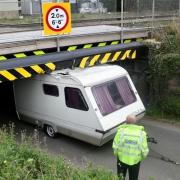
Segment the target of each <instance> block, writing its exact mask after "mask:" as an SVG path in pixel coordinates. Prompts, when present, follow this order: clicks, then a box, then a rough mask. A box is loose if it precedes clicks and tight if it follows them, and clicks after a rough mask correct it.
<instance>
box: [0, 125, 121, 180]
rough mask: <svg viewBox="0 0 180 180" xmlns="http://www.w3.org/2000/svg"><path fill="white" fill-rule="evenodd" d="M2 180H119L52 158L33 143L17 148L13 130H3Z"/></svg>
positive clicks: (0, 150)
mask: <svg viewBox="0 0 180 180" xmlns="http://www.w3.org/2000/svg"><path fill="white" fill-rule="evenodd" d="M0 179H1V180H5V179H6V180H8V179H13V180H19V179H24V180H26V179H28V180H30V179H43V180H46V179H47V180H57V179H61V180H99V179H101V180H117V179H118V178H117V176H116V175H115V174H113V173H112V172H111V171H108V170H106V169H104V168H102V167H93V166H92V165H91V164H90V165H88V166H87V168H86V169H85V170H81V169H78V168H75V167H73V166H72V164H70V163H67V162H66V161H65V159H64V158H62V157H57V158H54V157H51V156H50V155H48V154H47V153H45V152H43V151H41V150H40V149H38V148H37V147H34V146H33V145H32V143H30V142H29V141H24V143H22V144H17V143H16V141H15V138H14V133H13V129H11V130H10V132H9V131H8V132H7V128H1V129H0Z"/></svg>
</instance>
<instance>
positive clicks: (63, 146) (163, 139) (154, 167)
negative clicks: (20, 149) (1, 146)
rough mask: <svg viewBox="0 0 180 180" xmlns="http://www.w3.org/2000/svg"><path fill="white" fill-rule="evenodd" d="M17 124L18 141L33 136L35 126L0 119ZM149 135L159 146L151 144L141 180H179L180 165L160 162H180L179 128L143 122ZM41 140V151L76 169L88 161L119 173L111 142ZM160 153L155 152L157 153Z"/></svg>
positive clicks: (61, 138)
mask: <svg viewBox="0 0 180 180" xmlns="http://www.w3.org/2000/svg"><path fill="white" fill-rule="evenodd" d="M10 120H11V121H12V122H14V123H15V127H16V128H15V132H16V134H17V140H18V141H20V139H21V136H20V134H21V131H25V132H26V134H27V135H29V136H32V135H33V133H34V128H35V127H34V126H32V125H30V124H27V123H25V122H22V121H18V120H16V118H15V117H14V116H13V117H7V116H0V125H1V126H2V124H3V123H6V124H9V121H10ZM140 123H141V124H143V125H144V126H145V128H146V129H147V132H148V134H149V135H150V136H153V137H155V138H156V139H157V141H158V144H156V145H155V144H150V148H151V150H150V153H149V155H148V157H147V159H145V160H144V161H143V162H142V164H141V169H140V175H139V180H180V165H179V166H178V165H174V164H172V163H168V162H164V161H162V160H160V155H159V154H158V153H161V154H163V155H165V156H167V157H169V158H170V159H172V160H175V161H177V162H180V128H179V127H176V126H174V125H170V124H167V123H162V122H156V121H150V120H142V121H141V122H140ZM39 138H40V141H41V142H44V141H45V143H42V145H41V148H42V149H45V150H46V151H48V152H49V153H50V154H52V155H55V156H56V155H63V156H64V157H65V158H66V159H67V160H69V161H71V162H72V163H73V164H74V165H75V166H78V167H82V168H84V167H85V165H86V163H87V162H88V161H91V162H92V163H93V164H94V165H96V166H103V167H105V168H107V169H109V170H111V171H113V172H115V173H116V158H115V157H114V156H113V153H112V148H111V146H112V141H111V142H109V143H107V144H105V145H104V146H102V147H95V146H92V145H90V144H87V143H84V142H82V141H79V140H75V139H73V138H70V137H67V136H63V135H59V137H58V138H57V139H51V138H48V137H47V136H46V135H44V133H43V132H42V131H41V130H40V131H39ZM154 151H156V152H158V153H156V152H154Z"/></svg>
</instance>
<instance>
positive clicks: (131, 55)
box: [79, 50, 136, 68]
mask: <svg viewBox="0 0 180 180" xmlns="http://www.w3.org/2000/svg"><path fill="white" fill-rule="evenodd" d="M126 59H131V60H134V59H136V50H126V51H125V52H122V51H118V52H115V53H114V52H113V53H106V54H101V55H95V56H92V57H84V58H83V59H82V60H81V62H80V64H79V67H80V68H85V67H90V66H94V65H96V64H105V63H110V62H115V61H124V60H126Z"/></svg>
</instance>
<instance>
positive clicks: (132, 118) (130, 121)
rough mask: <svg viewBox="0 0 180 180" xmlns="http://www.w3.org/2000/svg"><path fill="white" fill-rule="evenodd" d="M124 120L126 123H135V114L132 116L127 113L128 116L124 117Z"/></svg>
mask: <svg viewBox="0 0 180 180" xmlns="http://www.w3.org/2000/svg"><path fill="white" fill-rule="evenodd" d="M126 122H127V123H128V124H135V123H136V122H137V118H136V116H134V115H128V116H127V117H126Z"/></svg>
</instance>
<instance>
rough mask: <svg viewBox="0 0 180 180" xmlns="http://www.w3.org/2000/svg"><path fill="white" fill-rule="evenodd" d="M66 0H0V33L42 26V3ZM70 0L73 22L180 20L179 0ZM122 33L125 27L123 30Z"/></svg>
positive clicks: (141, 23) (155, 22)
mask: <svg viewBox="0 0 180 180" xmlns="http://www.w3.org/2000/svg"><path fill="white" fill-rule="evenodd" d="M62 1H63V0H0V26H1V29H0V33H5V32H14V31H26V30H34V29H41V28H42V15H41V14H42V8H41V7H42V3H43V2H62ZM64 1H66V2H67V1H69V2H70V3H71V10H72V25H73V27H74V26H89V25H96V24H108V25H119V26H121V28H122V29H123V28H124V27H149V28H154V27H157V26H161V25H164V24H166V23H167V22H170V21H180V0H171V1H169V0H64ZM122 37H123V31H122Z"/></svg>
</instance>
